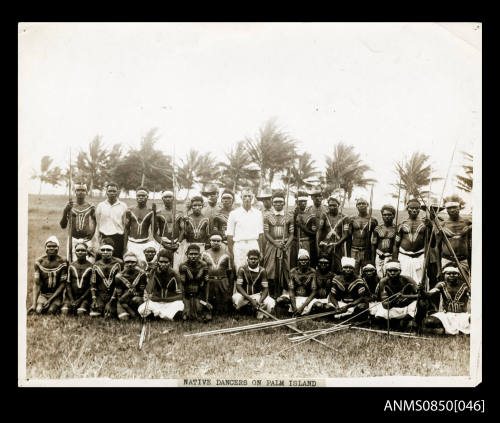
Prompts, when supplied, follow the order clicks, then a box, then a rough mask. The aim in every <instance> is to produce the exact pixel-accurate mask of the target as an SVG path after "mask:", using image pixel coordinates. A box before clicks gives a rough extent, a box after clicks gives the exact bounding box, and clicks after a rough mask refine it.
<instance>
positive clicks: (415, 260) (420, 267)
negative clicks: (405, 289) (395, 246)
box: [398, 247, 427, 285]
mask: <svg viewBox="0 0 500 423" xmlns="http://www.w3.org/2000/svg"><path fill="white" fill-rule="evenodd" d="M399 251H400V253H399V256H398V260H399V262H400V263H401V274H402V275H403V276H409V277H410V278H412V279H413V280H414V281H415V282H416V283H417V285H420V282H421V281H422V273H423V271H424V260H425V254H420V255H419V256H418V257H409V256H407V255H405V254H403V253H402V252H401V251H403V252H404V251H405V250H404V249H403V248H401V247H399ZM426 278H427V276H426Z"/></svg>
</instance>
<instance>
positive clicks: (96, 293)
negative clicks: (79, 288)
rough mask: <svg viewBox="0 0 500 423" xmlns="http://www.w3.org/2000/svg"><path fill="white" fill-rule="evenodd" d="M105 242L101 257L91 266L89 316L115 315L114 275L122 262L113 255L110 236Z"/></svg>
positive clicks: (119, 269)
mask: <svg viewBox="0 0 500 423" xmlns="http://www.w3.org/2000/svg"><path fill="white" fill-rule="evenodd" d="M106 242H107V243H106V244H103V245H101V248H100V254H101V258H100V259H99V260H96V262H95V263H94V265H93V266H92V277H91V279H90V294H91V295H92V303H91V304H90V316H92V317H98V316H102V314H103V313H104V317H111V316H116V302H117V301H116V295H115V275H116V274H117V273H118V272H120V271H121V269H122V265H123V262H122V260H121V259H119V258H117V257H113V250H114V243H113V240H112V239H110V238H107V239H106Z"/></svg>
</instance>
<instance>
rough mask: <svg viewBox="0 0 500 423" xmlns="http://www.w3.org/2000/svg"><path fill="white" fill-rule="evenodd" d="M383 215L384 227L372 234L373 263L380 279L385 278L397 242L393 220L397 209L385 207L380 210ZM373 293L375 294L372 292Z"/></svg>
mask: <svg viewBox="0 0 500 423" xmlns="http://www.w3.org/2000/svg"><path fill="white" fill-rule="evenodd" d="M380 211H381V213H382V220H383V221H384V223H383V224H382V225H377V226H376V227H375V229H374V231H373V233H372V240H371V241H372V262H373V263H375V266H376V268H377V275H378V277H379V278H383V277H384V276H385V273H384V265H385V263H387V262H388V261H389V260H391V259H392V252H393V250H394V241H395V240H396V226H395V225H394V223H392V222H393V220H394V217H395V216H396V209H395V208H394V207H392V206H391V205H388V204H386V205H384V206H382V209H381V210H380ZM372 293H373V292H372Z"/></svg>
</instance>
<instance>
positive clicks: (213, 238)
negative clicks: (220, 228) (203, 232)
mask: <svg viewBox="0 0 500 423" xmlns="http://www.w3.org/2000/svg"><path fill="white" fill-rule="evenodd" d="M210 240H211V241H222V237H221V236H220V235H217V234H214V235H212V236H211V237H210Z"/></svg>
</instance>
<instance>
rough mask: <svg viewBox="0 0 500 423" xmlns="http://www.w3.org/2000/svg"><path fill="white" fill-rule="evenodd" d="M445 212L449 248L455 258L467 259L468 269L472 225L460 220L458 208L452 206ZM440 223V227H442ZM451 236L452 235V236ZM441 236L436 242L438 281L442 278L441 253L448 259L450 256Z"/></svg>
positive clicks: (441, 235)
mask: <svg viewBox="0 0 500 423" xmlns="http://www.w3.org/2000/svg"><path fill="white" fill-rule="evenodd" d="M446 212H447V213H448V217H449V218H448V222H446V229H447V237H448V240H449V241H450V244H451V247H452V248H453V251H454V252H455V254H456V255H457V257H460V256H462V257H463V256H465V257H467V263H468V264H469V268H470V265H471V254H472V251H471V248H470V242H469V239H468V238H469V237H470V235H471V233H472V224H470V225H466V224H465V221H464V220H463V219H461V218H460V207H458V206H452V207H447V208H446ZM443 226H445V225H443V224H442V223H441V227H443ZM452 234H453V235H452ZM443 237H444V236H443V234H442V233H440V234H439V237H438V241H437V250H438V257H439V260H438V263H437V266H438V279H441V278H442V265H441V264H442V263H441V260H442V257H443V253H444V254H445V255H447V256H448V257H450V256H452V253H451V251H450V250H449V249H448V246H447V245H446V243H445V242H444V240H443Z"/></svg>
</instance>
